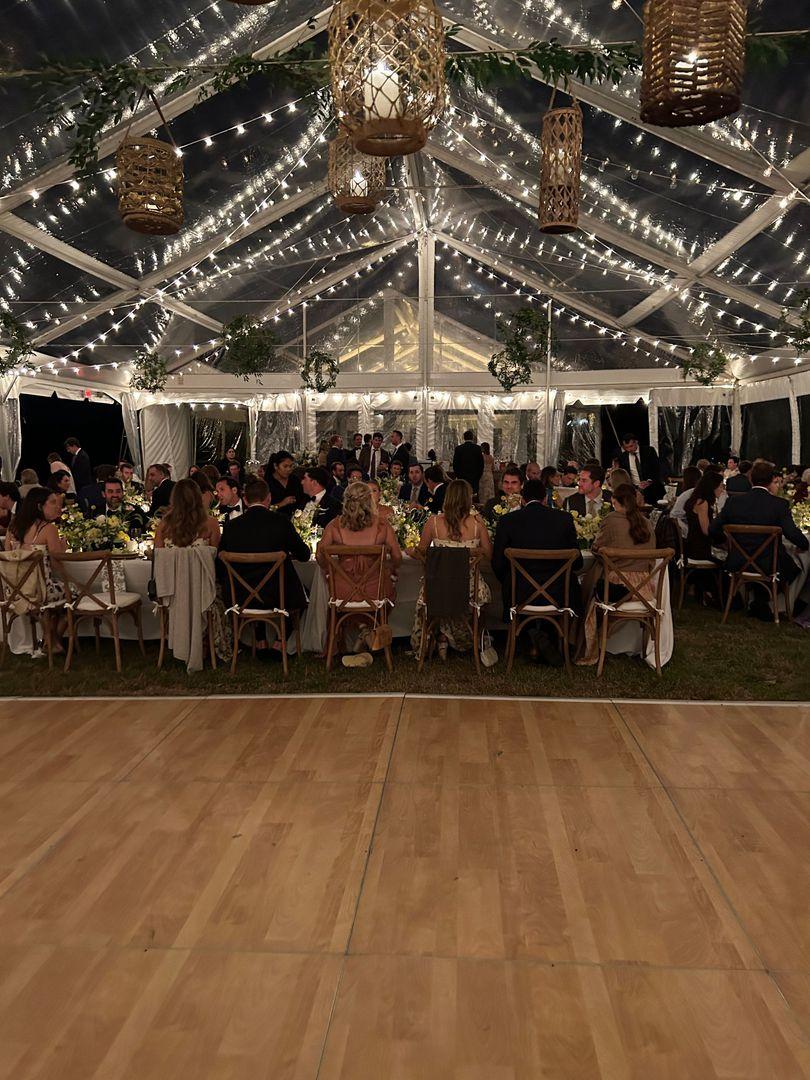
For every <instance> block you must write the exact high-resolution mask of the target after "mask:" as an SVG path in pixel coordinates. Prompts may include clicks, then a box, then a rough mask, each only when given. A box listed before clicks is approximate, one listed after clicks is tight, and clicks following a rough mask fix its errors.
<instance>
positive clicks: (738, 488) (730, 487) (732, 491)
mask: <svg viewBox="0 0 810 1080" xmlns="http://www.w3.org/2000/svg"><path fill="white" fill-rule="evenodd" d="M752 468H753V462H751V461H741V462H740V464H739V466H738V469H737V472H736V474H735V475H734V476H729V478H728V480H726V491H727V492H728V494H729V495H740V494H741V493H742V492H744V491H750V490H751V469H752Z"/></svg>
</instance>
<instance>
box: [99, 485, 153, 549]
mask: <svg viewBox="0 0 810 1080" xmlns="http://www.w3.org/2000/svg"><path fill="white" fill-rule="evenodd" d="M98 514H103V515H104V517H105V518H107V517H120V518H121V521H122V522H123V525H124V529H125V530H126V531H127V532H128V533H129V534H130V536H132V535H133V534H137V533H142V532H144V531H145V530H146V519H145V517H144V515H143V514H142V513H141V511H140V510H138V509H132V510H127V509H126V507H125V506H124V482H123V480H121V479H120V478H119V477H117V476H111V477H110V478H109V480H105V482H104V502H103V505H102V507H101V509H100V510H99V511H98Z"/></svg>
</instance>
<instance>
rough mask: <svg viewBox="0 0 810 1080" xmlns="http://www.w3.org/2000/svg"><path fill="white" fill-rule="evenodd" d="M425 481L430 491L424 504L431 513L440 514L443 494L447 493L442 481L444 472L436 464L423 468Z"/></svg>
mask: <svg viewBox="0 0 810 1080" xmlns="http://www.w3.org/2000/svg"><path fill="white" fill-rule="evenodd" d="M425 483H426V484H427V489H428V491H429V492H430V496H429V497H428V500H427V502H426V503H425V506H426V507H427V508H428V510H429V511H430V512H431V514H440V513H441V512H442V507H443V506H444V496H445V495H446V494H447V485H446V484H445V482H444V473H443V472H442V470H441V469H440V468H439V466H438V465H431V466H430V467H429V468H427V469H425Z"/></svg>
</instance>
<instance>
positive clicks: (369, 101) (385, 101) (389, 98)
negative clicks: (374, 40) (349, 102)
mask: <svg viewBox="0 0 810 1080" xmlns="http://www.w3.org/2000/svg"><path fill="white" fill-rule="evenodd" d="M363 103H364V105H365V109H366V117H367V119H369V120H391V119H392V118H393V117H395V116H401V115H402V105H401V103H400V87H399V76H398V75H397V73H396V72H395V71H392V70H391V69H390V68H389V67H388V65H387V64H386V62H385V61H384V60H380V61H378V62H377V63H376V64H375V65H374V67H373V68H371V69H370V70H369V71H368V73H367V74H366V77H365V79H364V80H363Z"/></svg>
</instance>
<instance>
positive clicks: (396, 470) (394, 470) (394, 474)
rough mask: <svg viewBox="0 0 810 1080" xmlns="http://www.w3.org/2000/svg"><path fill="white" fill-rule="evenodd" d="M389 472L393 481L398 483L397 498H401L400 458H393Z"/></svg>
mask: <svg viewBox="0 0 810 1080" xmlns="http://www.w3.org/2000/svg"><path fill="white" fill-rule="evenodd" d="M388 472H389V475H390V476H391V479H392V480H396V482H397V488H396V497H397V498H399V492H400V490H401V488H402V462H401V461H400V460H399V459H398V458H392V459H391V465H390V466H389V469H388Z"/></svg>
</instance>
